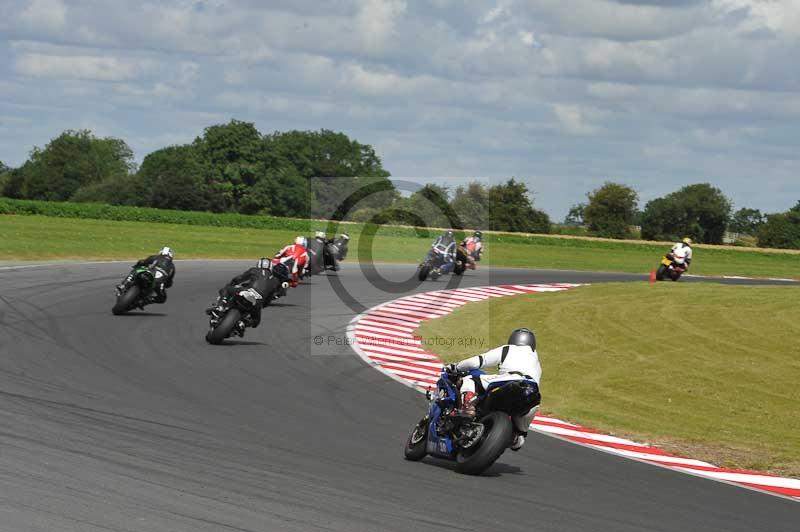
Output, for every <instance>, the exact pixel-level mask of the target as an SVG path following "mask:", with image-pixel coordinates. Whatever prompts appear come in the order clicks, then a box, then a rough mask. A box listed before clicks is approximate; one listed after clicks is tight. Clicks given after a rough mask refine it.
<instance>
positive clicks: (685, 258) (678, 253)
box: [672, 242, 692, 268]
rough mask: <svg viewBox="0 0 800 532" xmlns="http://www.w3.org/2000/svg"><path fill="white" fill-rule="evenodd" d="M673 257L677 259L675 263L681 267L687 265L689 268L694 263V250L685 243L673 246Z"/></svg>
mask: <svg viewBox="0 0 800 532" xmlns="http://www.w3.org/2000/svg"><path fill="white" fill-rule="evenodd" d="M672 256H673V257H675V262H676V263H678V264H680V265H684V264H685V265H686V267H687V268H688V267H689V265H690V264H691V263H692V248H691V246H687V245H686V244H684V243H683V242H678V243H677V244H675V245H674V246H672Z"/></svg>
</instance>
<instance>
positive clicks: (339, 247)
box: [333, 233, 350, 262]
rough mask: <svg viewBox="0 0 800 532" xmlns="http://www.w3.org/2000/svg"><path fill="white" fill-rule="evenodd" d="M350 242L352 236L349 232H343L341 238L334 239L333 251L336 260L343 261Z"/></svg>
mask: <svg viewBox="0 0 800 532" xmlns="http://www.w3.org/2000/svg"><path fill="white" fill-rule="evenodd" d="M349 242H350V237H349V236H348V235H347V233H343V234H341V235H340V236H339V238H337V239H335V240H334V241H333V251H334V253H335V255H334V256H335V257H336V260H338V261H339V262H342V261H343V260H344V259H345V258H346V257H347V244H348V243H349Z"/></svg>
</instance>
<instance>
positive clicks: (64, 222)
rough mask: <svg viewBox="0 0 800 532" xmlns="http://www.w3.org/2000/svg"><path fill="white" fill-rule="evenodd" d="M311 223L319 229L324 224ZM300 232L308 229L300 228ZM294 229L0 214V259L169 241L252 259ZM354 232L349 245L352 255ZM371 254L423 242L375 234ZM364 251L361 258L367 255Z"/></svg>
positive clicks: (101, 254) (389, 253)
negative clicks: (374, 244)
mask: <svg viewBox="0 0 800 532" xmlns="http://www.w3.org/2000/svg"><path fill="white" fill-rule="evenodd" d="M316 227H321V228H324V227H325V226H324V224H319V225H318V226H316ZM304 233H305V234H306V235H308V234H309V233H310V231H309V230H306V231H304ZM297 234H298V231H296V230H292V231H287V230H277V229H272V230H267V229H245V228H236V227H209V226H196V225H184V224H169V223H147V222H118V221H110V220H85V219H76V218H53V217H48V216H2V217H0V260H52V259H101V260H102V259H130V258H134V257H142V256H145V255H148V254H151V253H154V252H155V251H157V250H158V249H159V248H160V247H161V246H164V245H169V246H171V247H172V248H173V249H175V252H176V255H177V258H179V259H189V258H231V259H256V258H258V257H261V256H267V255H271V254H273V253H275V251H276V250H278V249H280V248H281V247H282V246H284V245H286V244H288V243H291V242H292V241H293V240H294V237H295V236H297ZM358 237H359V235H358V234H354V235H353V240H352V241H351V245H350V249H351V251H350V253H351V255H350V256H351V257H352V258H351V259H350V260H354V257H355V256H356V254H357V251H356V250H357V247H358V245H359V244H358V243H359V238H358ZM375 242H376V244H377V245H376V247H375V249H374V251H373V252H372V253H371V254H372V256H373V257H374V260H376V261H382V262H402V261H413V260H416V259H418V258H421V257H422V255H423V254H424V252H425V250H426V249H427V246H428V241H427V240H423V239H417V238H403V237H392V236H383V235H382V232H379V233H378V236H377V237H376V238H375ZM369 251H370V250H364V252H363V253H362V256H367V255H369V254H370V253H369Z"/></svg>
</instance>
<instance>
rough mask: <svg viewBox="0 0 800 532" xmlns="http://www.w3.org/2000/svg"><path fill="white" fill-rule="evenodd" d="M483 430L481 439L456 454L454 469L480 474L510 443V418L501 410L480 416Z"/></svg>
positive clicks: (470, 473) (468, 473) (469, 473)
mask: <svg viewBox="0 0 800 532" xmlns="http://www.w3.org/2000/svg"><path fill="white" fill-rule="evenodd" d="M480 422H481V423H483V426H484V431H483V436H482V437H481V441H479V442H477V443H476V444H475V446H474V447H475V449H474V451H473V450H472V449H468V450H463V451H460V452H459V453H458V455H457V456H456V461H457V465H456V470H458V471H459V472H460V473H464V474H467V475H480V474H481V473H483V472H484V471H486V470H487V469H489V468H490V467H491V466H492V464H494V463H495V461H496V460H497V459H498V458H500V455H501V454H503V452H504V451H505V450H506V448H507V447H508V445H509V443H511V437H512V435H513V430H512V426H511V418H509V417H508V415H507V414H504V413H502V412H492V413H491V414H488V415H486V416H484V417H483V418H481V420H480Z"/></svg>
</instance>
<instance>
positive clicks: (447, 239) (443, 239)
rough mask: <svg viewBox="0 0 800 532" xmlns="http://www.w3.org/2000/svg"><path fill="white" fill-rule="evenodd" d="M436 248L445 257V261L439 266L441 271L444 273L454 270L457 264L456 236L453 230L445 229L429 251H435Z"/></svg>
mask: <svg viewBox="0 0 800 532" xmlns="http://www.w3.org/2000/svg"><path fill="white" fill-rule="evenodd" d="M434 248H435V249H437V250H438V251H440V252H441V254H442V258H443V259H444V263H443V264H442V265H441V266H440V267H439V271H440V272H441V273H442V274H446V273H450V272H452V271H453V268H455V265H456V241H455V238H453V232H452V231H445V232H444V233H443V234H442V235H440V236H439V237H438V238H437V239H436V240H434V241H433V244H432V245H431V251H430V252H429V253H433V249H434Z"/></svg>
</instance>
